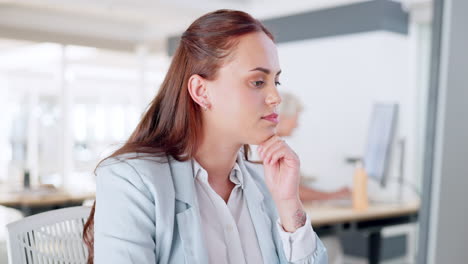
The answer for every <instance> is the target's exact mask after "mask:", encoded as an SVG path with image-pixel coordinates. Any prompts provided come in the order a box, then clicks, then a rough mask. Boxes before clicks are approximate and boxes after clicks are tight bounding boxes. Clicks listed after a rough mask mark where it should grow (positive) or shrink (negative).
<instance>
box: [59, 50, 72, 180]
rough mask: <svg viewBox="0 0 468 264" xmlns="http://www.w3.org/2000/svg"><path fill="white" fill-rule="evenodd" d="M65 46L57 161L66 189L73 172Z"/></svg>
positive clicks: (60, 73)
mask: <svg viewBox="0 0 468 264" xmlns="http://www.w3.org/2000/svg"><path fill="white" fill-rule="evenodd" d="M66 55H67V54H66V46H65V45H62V47H61V56H60V63H59V75H58V80H59V90H60V100H59V101H60V106H61V122H60V126H61V132H62V133H61V137H60V151H59V157H58V160H59V161H60V163H59V164H60V165H61V166H60V167H61V176H62V187H65V188H66V187H68V184H69V179H70V177H71V172H72V170H73V155H72V154H73V153H72V151H73V134H72V129H71V111H72V102H73V101H72V93H71V89H70V85H69V84H68V83H67V56H66Z"/></svg>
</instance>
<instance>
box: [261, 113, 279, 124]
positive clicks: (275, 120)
mask: <svg viewBox="0 0 468 264" xmlns="http://www.w3.org/2000/svg"><path fill="white" fill-rule="evenodd" d="M262 119H265V120H268V121H271V122H273V123H275V124H278V122H279V120H278V114H276V113H272V114H269V115H267V116H264V117H262Z"/></svg>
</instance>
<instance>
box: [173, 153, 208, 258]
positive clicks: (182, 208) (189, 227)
mask: <svg viewBox="0 0 468 264" xmlns="http://www.w3.org/2000/svg"><path fill="white" fill-rule="evenodd" d="M170 167H171V175H172V178H173V182H174V189H175V198H176V206H175V210H176V212H175V213H176V221H177V227H178V229H179V234H180V238H181V240H182V245H183V248H184V252H185V256H186V260H187V263H201V264H202V263H208V252H207V251H206V246H205V244H204V241H203V237H202V230H201V223H200V219H201V218H200V211H199V209H198V208H199V207H198V202H197V198H196V193H195V183H194V177H193V167H192V161H191V160H188V161H183V162H180V161H177V160H175V159H173V158H171V162H170Z"/></svg>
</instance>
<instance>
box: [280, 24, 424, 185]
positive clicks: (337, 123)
mask: <svg viewBox="0 0 468 264" xmlns="http://www.w3.org/2000/svg"><path fill="white" fill-rule="evenodd" d="M278 50H279V56H280V63H281V67H282V69H283V73H282V77H281V82H282V84H283V85H282V88H281V89H280V90H282V91H290V92H292V93H294V94H296V95H299V96H300V98H301V100H302V102H303V104H304V105H305V110H304V112H303V113H302V115H301V119H300V121H299V122H300V124H299V127H298V128H297V130H296V131H295V134H294V135H293V136H292V137H291V138H290V139H289V140H288V142H289V143H290V144H291V146H292V147H293V148H294V149H295V150H296V151H297V153H298V154H299V156H300V157H301V161H302V170H303V173H304V174H309V175H311V176H316V177H318V178H319V182H318V186H319V187H322V188H324V189H332V188H336V187H338V186H339V185H342V184H343V183H351V182H352V181H351V179H352V173H353V168H352V167H350V166H349V165H347V164H346V163H345V162H344V159H345V157H346V156H348V155H362V153H363V150H364V146H365V140H366V136H367V128H368V121H369V118H370V114H371V109H372V104H373V103H374V102H376V101H378V102H398V103H400V117H399V118H400V120H399V121H400V123H399V126H400V127H399V130H400V131H399V133H398V134H399V136H400V137H402V136H403V137H405V138H406V140H407V152H406V156H407V159H406V165H407V166H406V175H407V176H406V177H407V179H413V178H414V168H413V164H414V156H415V155H414V154H415V153H414V142H415V134H416V128H415V126H416V125H415V124H416V122H415V119H416V115H417V113H418V111H416V110H417V105H416V102H417V100H416V96H417V92H418V91H417V89H416V88H415V87H413V85H412V83H413V82H412V78H414V77H413V74H414V73H413V72H412V60H411V56H412V54H410V51H411V45H410V38H409V37H408V36H404V35H400V34H394V33H389V32H370V33H362V34H354V35H347V36H340V37H332V38H324V39H318V40H317V39H315V40H304V41H296V42H290V43H285V44H279V45H278ZM395 176H396V175H395Z"/></svg>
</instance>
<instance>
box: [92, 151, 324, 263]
mask: <svg viewBox="0 0 468 264" xmlns="http://www.w3.org/2000/svg"><path fill="white" fill-rule="evenodd" d="M135 155H136V154H126V155H125V156H120V157H118V158H112V159H108V160H106V161H104V162H103V163H102V164H101V165H100V166H99V167H98V169H97V170H96V174H97V178H96V183H97V189H96V212H95V216H94V221H95V222H94V263H96V264H102V263H112V264H120V263H122V264H123V263H126V264H128V263H135V264H146V263H148V264H153V263H177V264H180V263H190V264H196V263H208V253H207V249H206V247H205V245H204V241H203V236H202V224H203V223H201V222H200V219H201V218H200V213H199V207H198V204H197V199H196V193H195V185H194V177H193V169H192V162H191V160H189V161H185V162H179V161H176V160H175V159H174V158H172V157H170V156H168V157H167V158H142V157H139V158H137V159H128V158H129V157H135ZM237 162H238V164H239V167H240V169H241V170H242V174H243V175H245V177H244V186H245V188H244V197H245V199H246V201H247V206H248V209H249V212H250V215H251V217H252V222H253V224H254V226H255V231H256V235H257V238H258V243H259V245H260V249H261V252H262V256H263V260H264V263H268V264H272V263H287V258H286V257H285V255H284V251H283V245H282V242H281V239H280V237H279V233H278V230H277V229H276V226H275V223H276V220H277V219H278V214H277V210H276V207H275V204H274V203H273V200H272V197H271V195H270V193H269V191H268V189H267V187H266V185H265V183H264V181H263V165H261V164H255V163H251V162H247V161H245V159H244V157H243V154H242V152H239V154H238V159H237ZM299 263H310V264H312V263H313V264H326V263H328V261H327V253H326V249H325V247H324V246H323V244H322V242H321V241H320V240H319V239H318V237H317V246H316V248H315V251H314V252H313V253H312V254H311V255H310V256H308V257H307V258H305V259H303V260H301V261H300V262H299Z"/></svg>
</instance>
